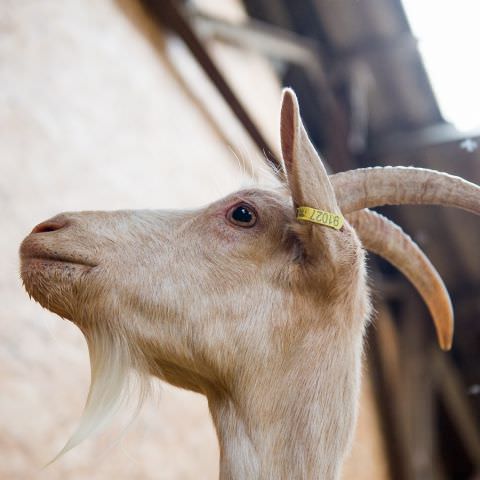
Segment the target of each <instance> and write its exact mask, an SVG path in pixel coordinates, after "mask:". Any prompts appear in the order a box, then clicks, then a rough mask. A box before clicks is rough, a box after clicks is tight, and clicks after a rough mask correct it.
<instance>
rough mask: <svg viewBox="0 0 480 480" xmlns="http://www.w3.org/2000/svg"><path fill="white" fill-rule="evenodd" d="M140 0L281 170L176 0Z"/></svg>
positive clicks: (270, 162) (264, 152)
mask: <svg viewBox="0 0 480 480" xmlns="http://www.w3.org/2000/svg"><path fill="white" fill-rule="evenodd" d="M140 2H141V4H142V5H143V6H144V8H145V9H146V10H147V11H148V12H149V14H150V15H151V17H152V18H153V19H154V20H155V21H156V22H158V23H160V24H161V25H162V26H165V27H167V28H168V29H170V30H172V31H174V32H175V33H176V34H177V35H178V36H179V37H180V38H181V39H182V40H183V41H184V42H185V44H186V45H187V47H188V48H189V50H190V52H191V53H192V55H193V56H194V57H195V59H196V60H197V61H198V63H199V65H200V66H201V67H202V69H203V70H204V72H205V73H206V74H207V76H208V77H209V78H210V80H211V81H212V83H213V84H214V85H215V87H216V88H217V89H218V91H219V92H220V94H221V95H222V97H223V98H224V100H225V101H226V102H227V105H228V106H229V107H230V109H231V110H232V112H233V113H234V114H235V116H236V117H237V118H238V120H239V121H240V123H241V124H242V125H243V127H244V128H245V130H246V131H247V132H248V134H249V135H250V137H251V138H252V140H253V142H254V143H255V144H256V145H257V147H258V148H259V149H260V150H261V151H262V152H263V154H264V155H265V157H266V160H267V162H268V163H269V164H270V166H271V167H273V168H274V169H275V171H277V172H282V171H283V167H282V165H281V163H280V161H279V160H278V159H277V158H276V156H275V155H274V153H273V150H272V149H271V148H270V146H269V144H268V142H267V141H266V139H265V138H264V136H263V134H262V133H261V132H260V130H259V129H258V127H257V125H256V124H255V122H254V121H253V119H252V118H251V117H250V115H249V113H248V112H247V111H246V109H245V108H244V106H243V105H242V104H241V102H240V100H239V99H238V98H237V96H236V95H235V93H234V92H233V90H232V89H231V88H230V86H229V85H228V83H227V82H226V80H225V78H224V77H223V75H222V73H221V72H220V70H219V69H218V67H217V66H216V65H215V63H214V62H213V60H212V58H211V57H210V55H209V53H208V52H207V50H206V49H205V47H204V45H203V44H202V42H201V40H200V39H199V38H198V36H197V34H196V33H195V32H194V30H193V29H192V27H191V26H190V23H189V21H188V20H187V18H186V16H185V13H184V12H183V10H182V9H181V7H180V6H179V5H178V4H177V2H175V1H174V0H140Z"/></svg>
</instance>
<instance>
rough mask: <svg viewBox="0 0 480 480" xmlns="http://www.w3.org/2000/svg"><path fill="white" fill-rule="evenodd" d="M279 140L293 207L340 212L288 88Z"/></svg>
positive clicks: (293, 97)
mask: <svg viewBox="0 0 480 480" xmlns="http://www.w3.org/2000/svg"><path fill="white" fill-rule="evenodd" d="M280 141H281V145H282V156H283V161H284V163H285V168H286V171H287V180H288V185H289V187H290V191H291V193H292V198H293V203H294V206H295V208H297V207H299V206H307V207H312V208H316V209H319V210H326V211H327V212H332V213H337V214H339V213H341V212H340V209H339V207H338V205H337V200H336V198H335V192H334V190H333V187H332V184H331V183H330V180H329V178H328V174H327V171H326V170H325V167H324V166H323V163H322V160H321V159H320V157H319V156H318V154H317V152H316V150H315V148H314V146H313V145H312V142H311V141H310V139H309V138H308V134H307V132H306V130H305V127H304V126H303V123H302V119H301V117H300V109H299V106H298V101H297V97H296V95H295V93H294V92H293V90H291V89H290V88H286V89H284V90H283V98H282V110H281V116H280Z"/></svg>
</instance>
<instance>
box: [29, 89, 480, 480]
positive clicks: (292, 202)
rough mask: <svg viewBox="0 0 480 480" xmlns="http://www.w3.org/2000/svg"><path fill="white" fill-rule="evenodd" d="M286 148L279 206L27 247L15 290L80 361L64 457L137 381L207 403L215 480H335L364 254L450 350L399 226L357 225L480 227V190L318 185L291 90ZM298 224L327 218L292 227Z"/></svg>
mask: <svg viewBox="0 0 480 480" xmlns="http://www.w3.org/2000/svg"><path fill="white" fill-rule="evenodd" d="M281 143H282V154H283V160H284V164H285V169H286V172H285V174H286V178H287V181H286V182H285V183H284V187H283V190H281V191H280V190H279V191H269V190H263V189H248V190H243V191H240V192H236V193H234V194H232V195H229V196H228V197H226V198H224V199H222V200H219V201H217V202H215V203H213V204H211V205H209V206H207V207H205V208H202V209H199V210H192V211H177V212H175V211H117V212H82V213H64V214H61V215H58V216H56V217H54V218H52V219H51V220H48V221H46V222H44V223H41V224H39V225H37V226H36V227H35V228H34V229H33V231H32V233H31V234H30V235H29V236H28V237H27V238H26V239H25V240H24V242H23V244H22V247H21V262H22V266H21V272H22V278H23V282H24V284H25V288H26V289H27V291H28V293H29V294H31V295H32V296H33V297H34V298H35V300H37V301H38V302H39V303H40V304H42V305H43V306H44V307H46V308H48V309H50V310H51V311H53V312H55V313H57V314H59V315H60V316H62V317H65V318H67V319H69V320H71V321H73V322H74V323H75V324H76V325H77V326H78V327H79V328H80V329H81V330H82V332H83V333H84V335H85V337H86V339H87V342H88V345H89V350H90V357H91V365H92V378H91V387H90V393H89V397H88V400H87V404H86V407H85V412H84V416H83V419H82V422H81V424H80V427H79V428H78V430H77V431H76V433H75V434H74V435H73V437H72V438H71V439H70V441H69V442H68V443H67V445H66V447H65V448H64V451H66V450H68V449H69V448H71V447H72V446H74V445H75V444H77V443H78V442H80V441H81V440H82V439H83V438H85V437H86V436H87V435H88V434H89V433H90V432H91V431H92V430H94V429H96V428H98V427H99V425H101V424H102V423H103V422H104V420H105V418H106V417H107V414H108V413H109V412H110V411H112V410H113V409H114V407H115V405H116V403H117V401H118V399H120V398H121V397H122V392H123V391H124V388H125V385H126V379H127V377H128V372H129V371H131V370H132V369H133V370H135V371H137V372H138V373H139V374H140V375H141V376H144V377H148V376H149V375H154V376H157V377H159V378H161V379H163V380H166V381H167V382H170V383H171V384H173V385H176V386H179V387H182V388H186V389H190V390H193V391H195V392H200V393H203V394H204V395H206V397H207V398H208V403H209V407H210V411H211V414H212V418H213V421H214V423H215V427H216V430H217V433H218V438H219V443H220V450H221V460H220V476H221V478H222V479H254V478H262V479H276V480H278V479H292V478H312V479H313V478H315V479H326V480H330V479H337V478H338V477H339V472H340V469H341V465H342V461H343V459H344V457H345V454H346V453H347V452H348V449H349V445H350V442H351V438H352V432H353V430H354V425H355V418H356V411H357V399H358V392H359V383H360V364H361V356H362V340H363V335H364V331H365V326H366V324H367V322H368V318H369V313H370V305H369V294H368V288H367V283H366V274H365V258H364V252H363V249H362V246H361V243H360V240H361V241H362V242H363V245H364V246H365V247H366V248H367V249H369V250H372V251H374V252H376V253H378V254H380V255H383V256H384V257H385V258H387V259H388V260H390V261H391V262H392V263H393V264H395V265H397V266H398V267H399V268H400V269H401V270H402V271H403V272H404V273H405V274H406V275H407V276H408V277H409V278H410V279H411V281H412V282H413V283H414V284H415V286H416V287H417V289H418V290H419V291H420V293H421V294H422V296H423V297H424V299H425V301H426V302H427V304H428V306H429V308H430V310H431V312H432V315H433V318H434V321H435V324H436V327H437V333H438V338H439V341H440V345H441V346H442V348H444V349H448V348H449V347H450V345H451V340H452V334H453V317H452V310H451V305H450V301H449V298H448V294H447V292H446V290H445V287H444V286H443V283H442V281H441V279H440V277H439V276H438V274H437V273H436V272H435V270H434V269H433V267H432V266H431V264H430V263H429V261H428V260H427V259H426V257H425V256H424V255H423V254H422V252H421V251H420V250H419V249H418V247H417V246H416V245H415V244H414V243H413V241H412V240H411V239H410V238H409V237H408V236H406V235H405V234H404V233H403V232H402V231H401V230H400V229H399V228H398V227H397V226H395V225H394V224H392V223H391V222H389V221H388V220H387V219H385V218H383V217H381V216H379V215H377V214H375V213H373V212H370V211H368V210H362V209H365V208H368V207H374V206H378V205H384V204H406V203H429V204H442V205H450V206H455V207H459V208H464V209H466V210H469V211H471V212H474V213H476V214H480V188H479V187H477V186H476V185H473V184H471V183H469V182H466V181H465V180H463V179H460V178H458V177H452V176H449V175H447V174H444V173H439V172H434V171H430V170H423V169H414V168H398V167H397V168H373V169H363V170H355V171H350V172H345V173H341V174H337V175H332V176H331V177H329V176H328V175H327V174H326V171H325V168H324V167H323V164H322V162H321V160H320V159H319V157H318V155H317V153H316V152H315V150H314V148H313V146H312V144H311V143H310V141H309V139H308V136H307V134H306V132H305V130H304V127H303V125H302V122H301V119H300V116H299V110H298V104H297V100H296V97H295V95H294V93H293V92H292V91H291V90H286V91H285V92H284V95H283V102H282V111H281ZM297 207H310V208H313V209H316V210H322V211H325V212H328V213H323V214H322V213H319V212H318V211H316V210H306V209H300V210H299V211H298V212H299V213H298V216H296V211H297V210H296V209H297ZM302 214H303V216H302ZM342 214H344V215H346V218H347V221H345V222H344V223H343V226H341V224H342V222H343V217H342ZM316 220H318V221H320V222H321V223H320V224H316V223H312V221H316ZM340 226H341V228H331V227H340Z"/></svg>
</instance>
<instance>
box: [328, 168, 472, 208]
mask: <svg viewBox="0 0 480 480" xmlns="http://www.w3.org/2000/svg"><path fill="white" fill-rule="evenodd" d="M330 180H331V182H332V184H333V187H334V189H335V192H336V193H337V201H338V204H339V206H340V209H341V210H342V212H343V213H350V212H354V211H357V210H361V209H362V208H371V207H378V206H380V205H403V204H429V205H444V206H448V207H457V208H461V209H463V210H467V211H469V212H472V213H475V214H477V215H480V187H479V186H478V185H475V184H474V183H471V182H468V181H467V180H464V179H463V178H460V177H455V176H453V175H449V174H447V173H443V172H437V171H435V170H428V169H425V168H415V167H373V168H359V169H357V170H349V171H348V172H341V173H336V174H334V175H331V176H330Z"/></svg>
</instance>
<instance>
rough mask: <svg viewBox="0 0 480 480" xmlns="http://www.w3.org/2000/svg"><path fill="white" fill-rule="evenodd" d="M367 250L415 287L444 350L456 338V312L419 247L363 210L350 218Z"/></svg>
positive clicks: (397, 230) (440, 280)
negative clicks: (388, 264) (382, 259)
mask: <svg viewBox="0 0 480 480" xmlns="http://www.w3.org/2000/svg"><path fill="white" fill-rule="evenodd" d="M347 219H348V221H349V222H350V223H351V224H352V226H353V227H354V228H355V230H356V232H357V234H358V236H359V238H360V240H361V241H362V243H363V245H364V246H365V248H366V249H367V250H369V251H370V252H373V253H376V254H377V255H380V256H381V257H383V258H385V260H387V261H389V262H390V263H391V264H392V265H394V266H395V267H396V268H398V270H400V271H401V272H402V273H403V274H404V275H405V276H406V277H407V278H408V279H409V280H410V282H411V283H412V284H413V285H414V286H415V288H416V289H417V291H418V292H419V293H420V295H421V296H422V298H423V300H424V301H425V303H426V304H427V306H428V309H429V310H430V313H431V315H432V318H433V322H434V324H435V328H436V331H437V337H438V342H439V344H440V347H441V348H442V349H443V350H450V348H451V346H452V339H453V310H452V303H451V301H450V296H449V295H448V291H447V289H446V287H445V284H444V283H443V281H442V279H441V277H440V275H439V274H438V272H437V271H436V270H435V267H434V266H433V265H432V264H431V262H430V260H429V259H428V258H427V257H426V256H425V254H424V253H423V252H422V251H421V250H420V248H419V246H418V245H417V244H416V243H415V242H414V241H413V240H412V239H411V238H410V237H409V236H408V235H407V234H406V233H405V232H404V231H403V230H402V229H401V228H400V227H399V226H398V225H396V224H395V223H393V222H391V221H390V220H388V219H387V218H385V217H384V216H382V215H380V214H378V213H376V212H373V211H370V210H360V211H358V212H354V213H350V214H349V215H347Z"/></svg>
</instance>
